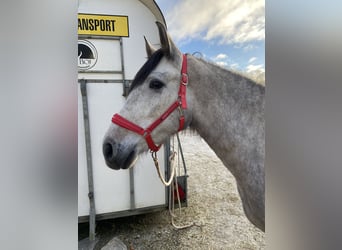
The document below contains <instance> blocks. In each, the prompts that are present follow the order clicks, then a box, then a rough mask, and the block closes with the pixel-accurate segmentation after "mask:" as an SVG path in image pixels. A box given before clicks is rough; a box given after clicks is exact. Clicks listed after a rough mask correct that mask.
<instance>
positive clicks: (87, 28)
mask: <svg viewBox="0 0 342 250" xmlns="http://www.w3.org/2000/svg"><path fill="white" fill-rule="evenodd" d="M78 12H79V14H78V38H79V40H78V82H79V84H78V85H79V88H78V89H79V91H78V145H79V146H78V220H79V222H86V221H88V220H89V222H90V228H92V229H90V233H91V234H92V233H94V230H95V217H96V219H97V220H100V219H106V218H115V217H121V216H127V215H134V214H139V213H145V212H152V211H157V210H161V209H165V208H166V207H167V206H168V189H166V188H165V187H164V186H163V184H162V183H161V181H160V180H159V178H158V175H157V172H156V170H155V167H154V163H153V161H152V159H151V157H148V155H147V156H146V157H144V158H141V159H140V160H139V161H138V162H137V163H136V164H135V167H134V168H131V169H129V170H117V171H115V170H112V169H110V168H108V167H107V166H106V164H105V161H104V157H103V154H102V140H103V137H104V135H105V132H106V130H107V128H108V126H109V124H110V123H111V117H112V115H113V114H114V113H116V112H118V111H119V110H120V109H121V107H122V105H123V103H124V101H125V96H126V94H127V90H128V88H129V84H130V83H131V82H132V80H133V78H134V75H135V74H136V72H137V71H138V70H139V68H140V67H141V66H142V65H143V63H144V62H145V61H146V52H145V45H144V39H143V37H144V36H146V37H147V38H148V40H149V41H150V42H151V43H152V44H153V45H155V46H156V47H158V46H159V44H160V41H159V35H158V29H157V26H156V24H155V21H159V22H162V23H164V24H165V20H164V17H163V15H162V13H161V11H160V9H159V7H158V6H157V4H156V3H155V2H154V1H152V0H125V1H121V0H96V1H91V0H79V7H78ZM169 154H170V144H169V143H167V144H166V145H164V146H163V148H161V149H160V151H159V153H158V157H159V161H160V165H161V170H162V171H163V173H165V177H168V172H169V163H168V161H167V159H168V157H169ZM185 179H186V178H185ZM183 188H184V190H186V182H185V183H183ZM92 236H93V235H90V237H92Z"/></svg>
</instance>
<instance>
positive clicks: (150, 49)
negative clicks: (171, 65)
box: [144, 36, 156, 58]
mask: <svg viewBox="0 0 342 250" xmlns="http://www.w3.org/2000/svg"><path fill="white" fill-rule="evenodd" d="M144 39H145V47H146V53H147V57H148V58H150V57H151V56H152V54H153V53H154V52H156V49H155V48H153V46H152V45H151V44H150V43H149V41H147V39H146V37H145V36H144Z"/></svg>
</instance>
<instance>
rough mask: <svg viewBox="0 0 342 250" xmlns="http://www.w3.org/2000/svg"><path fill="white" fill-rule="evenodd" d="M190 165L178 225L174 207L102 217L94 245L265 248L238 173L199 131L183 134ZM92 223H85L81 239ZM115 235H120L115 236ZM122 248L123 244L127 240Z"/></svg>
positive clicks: (156, 247) (174, 247)
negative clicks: (244, 201) (249, 213)
mask: <svg viewBox="0 0 342 250" xmlns="http://www.w3.org/2000/svg"><path fill="white" fill-rule="evenodd" d="M181 140H182V145H183V150H184V155H185V159H186V163H187V167H188V174H189V178H188V207H186V208H183V210H182V216H181V218H180V220H178V221H176V222H177V223H178V224H186V223H189V222H194V223H195V224H196V225H195V226H193V227H190V228H188V229H183V230H177V229H175V228H173V227H172V225H171V224H170V216H169V213H168V211H161V212H157V213H151V214H145V215H138V216H132V217H127V218H119V219H113V220H106V221H100V222H98V223H97V230H96V232H97V239H98V242H97V243H96V245H95V248H94V249H103V250H109V249H115V250H119V249H120V250H121V249H124V248H114V246H120V242H122V243H123V244H124V245H125V246H126V247H127V249H130V250H133V249H134V250H138V249H264V248H265V235H264V233H263V232H261V231H260V230H259V229H257V228H255V227H254V226H253V225H252V224H251V223H250V222H249V221H248V220H247V218H246V217H245V215H244V213H243V210H242V205H241V201H240V198H239V196H238V193H237V189H236V184H235V180H234V178H233V176H232V175H231V174H230V173H229V171H228V170H227V169H226V167H225V166H223V164H222V163H221V161H220V160H219V159H218V158H217V157H216V155H215V153H214V152H213V151H212V150H211V149H210V148H209V147H208V146H207V144H206V143H204V142H203V141H202V140H201V139H200V138H199V137H198V136H195V135H182V136H181ZM87 234H88V225H87V224H80V225H79V240H81V239H84V238H86V237H87ZM113 238H115V239H114V240H113ZM121 247H122V245H121Z"/></svg>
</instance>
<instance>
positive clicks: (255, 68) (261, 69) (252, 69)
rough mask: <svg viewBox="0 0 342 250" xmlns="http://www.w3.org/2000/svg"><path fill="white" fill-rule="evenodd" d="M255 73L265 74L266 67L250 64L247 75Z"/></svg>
mask: <svg viewBox="0 0 342 250" xmlns="http://www.w3.org/2000/svg"><path fill="white" fill-rule="evenodd" d="M255 71H259V72H265V67H264V65H263V64H258V65H253V64H250V65H248V66H247V67H246V72H247V73H252V72H255Z"/></svg>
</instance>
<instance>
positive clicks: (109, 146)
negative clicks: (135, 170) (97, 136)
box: [102, 138, 138, 170]
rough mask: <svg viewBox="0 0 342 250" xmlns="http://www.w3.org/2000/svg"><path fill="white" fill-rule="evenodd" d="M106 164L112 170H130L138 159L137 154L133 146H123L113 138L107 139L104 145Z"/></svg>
mask: <svg viewBox="0 0 342 250" xmlns="http://www.w3.org/2000/svg"><path fill="white" fill-rule="evenodd" d="M102 151H103V155H104V158H105V161H106V164H107V166H108V167H110V168H111V169H115V170H119V169H128V168H130V167H132V166H133V165H134V163H135V162H136V160H137V159H138V155H137V152H136V150H135V147H133V146H128V147H127V146H123V145H122V144H120V143H116V142H115V141H114V140H113V139H111V138H106V139H105V140H104V142H103V145H102Z"/></svg>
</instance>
